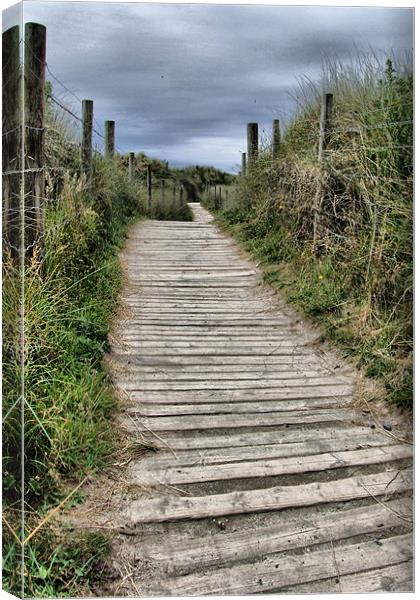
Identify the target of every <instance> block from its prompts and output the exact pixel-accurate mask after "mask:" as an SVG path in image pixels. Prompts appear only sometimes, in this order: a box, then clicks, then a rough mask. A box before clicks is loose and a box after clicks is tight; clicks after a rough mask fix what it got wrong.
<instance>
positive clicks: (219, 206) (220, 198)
mask: <svg viewBox="0 0 420 600" xmlns="http://www.w3.org/2000/svg"><path fill="white" fill-rule="evenodd" d="M221 208H222V186H219V202H218V209H219V210H220V209H221Z"/></svg>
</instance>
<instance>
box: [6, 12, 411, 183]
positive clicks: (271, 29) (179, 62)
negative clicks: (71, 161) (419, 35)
mask: <svg viewBox="0 0 420 600" xmlns="http://www.w3.org/2000/svg"><path fill="white" fill-rule="evenodd" d="M23 5H24V18H25V20H26V21H36V22H39V23H43V24H44V25H46V27H47V61H48V65H49V68H50V69H51V71H52V72H53V73H54V74H55V75H56V76H57V77H58V78H59V79H60V80H61V81H62V82H63V83H65V85H66V86H67V87H68V88H69V89H70V90H71V91H72V92H74V93H75V94H76V95H77V96H78V97H79V98H91V99H93V100H94V102H95V118H96V120H97V122H98V123H99V124H100V125H101V124H102V123H103V121H104V120H105V119H112V120H115V121H116V144H117V146H118V148H119V149H121V150H122V151H134V152H140V151H143V152H146V153H147V154H149V155H152V156H156V157H159V158H162V159H165V160H168V161H169V163H170V165H172V166H183V165H188V164H212V165H214V166H216V167H218V168H223V169H226V170H229V171H234V170H235V168H236V166H237V165H238V164H239V162H240V152H241V151H243V150H245V133H246V123H247V122H249V121H257V122H259V123H260V124H261V128H262V130H263V129H265V130H267V131H268V130H269V129H270V122H271V120H272V119H273V118H276V117H279V118H280V120H281V121H284V120H285V119H287V118H289V117H290V115H291V114H292V112H293V110H294V108H295V103H294V101H293V99H292V96H293V92H294V90H296V86H297V81H298V78H299V77H300V76H309V77H311V78H315V79H316V78H317V77H319V75H320V72H321V64H322V59H323V56H325V55H331V54H335V55H336V56H338V57H340V58H341V59H343V60H348V59H349V57H350V56H351V55H352V54H354V53H355V52H356V49H359V50H363V51H368V50H369V49H371V50H373V51H375V52H376V53H377V52H383V53H387V52H390V51H391V50H392V51H393V52H395V53H397V54H398V53H402V52H405V51H407V50H410V49H411V47H412V12H411V10H410V9H404V8H397V9H391V8H367V7H366V8H345V7H321V6H319V7H317V6H301V7H299V6H262V5H259V6H258V5H257V6H245V5H231V6H229V5H200V4H196V5H191V4H190V5H181V4H180V5H174V4H166V5H165V4H124V3H113V4H110V3H101V2H74V3H72V2H34V1H27V2H24V3H23ZM16 18H17V10H16V8H13V7H12V8H10V9H8V10H6V11H5V12H4V14H3V30H4V29H5V28H7V27H9V26H10V25H12V24H14V20H15V19H16ZM48 78H49V79H52V78H51V76H49V75H48ZM52 82H53V85H54V90H55V93H56V94H57V96H59V97H61V98H62V99H65V100H66V101H67V102H68V103H69V104H70V105H71V106H72V108H74V109H75V110H78V106H77V102H76V101H75V100H74V99H73V98H72V96H70V95H69V94H68V93H66V92H64V91H62V90H61V89H60V86H59V84H58V83H57V82H54V80H53V79H52Z"/></svg>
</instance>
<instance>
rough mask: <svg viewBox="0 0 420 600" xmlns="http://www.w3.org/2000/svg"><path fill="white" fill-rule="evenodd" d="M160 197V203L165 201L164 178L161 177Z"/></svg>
mask: <svg viewBox="0 0 420 600" xmlns="http://www.w3.org/2000/svg"><path fill="white" fill-rule="evenodd" d="M160 199H161V202H162V205H163V204H164V202H165V180H164V179H162V181H161V182H160Z"/></svg>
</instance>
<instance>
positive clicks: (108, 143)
mask: <svg viewBox="0 0 420 600" xmlns="http://www.w3.org/2000/svg"><path fill="white" fill-rule="evenodd" d="M114 154H115V121H105V156H106V157H107V158H114Z"/></svg>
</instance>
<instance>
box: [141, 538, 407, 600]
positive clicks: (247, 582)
mask: <svg viewBox="0 0 420 600" xmlns="http://www.w3.org/2000/svg"><path fill="white" fill-rule="evenodd" d="M411 556H412V536H411V535H409V534H407V535H400V536H395V537H391V538H384V539H382V540H381V543H380V545H378V544H377V543H376V542H375V541H368V542H361V543H359V544H351V545H345V546H336V547H335V548H334V552H332V550H331V549H329V550H321V551H310V552H305V553H302V554H299V555H295V556H291V555H279V556H276V555H274V556H272V557H266V558H265V559H264V560H262V561H260V562H255V563H246V564H243V565H234V566H231V567H229V568H222V569H217V570H213V571H207V572H204V573H199V574H195V573H193V574H190V575H184V576H181V577H173V578H167V579H161V581H154V582H153V584H151V585H150V587H147V589H146V590H145V594H146V595H147V594H149V595H162V596H165V595H168V594H170V595H181V596H182V595H185V596H200V595H209V594H211V595H223V594H231V595H236V594H256V593H261V592H270V591H271V592H272V591H280V590H281V589H282V588H284V587H286V586H290V585H294V584H299V583H305V582H309V581H317V580H320V579H327V578H330V577H338V578H340V577H341V576H342V575H347V574H353V573H358V572H359V571H366V570H372V569H374V568H380V567H388V566H390V565H396V564H400V563H403V562H406V561H407V560H409V559H410V558H411ZM276 565H277V566H276ZM360 591H362V590H360Z"/></svg>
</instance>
